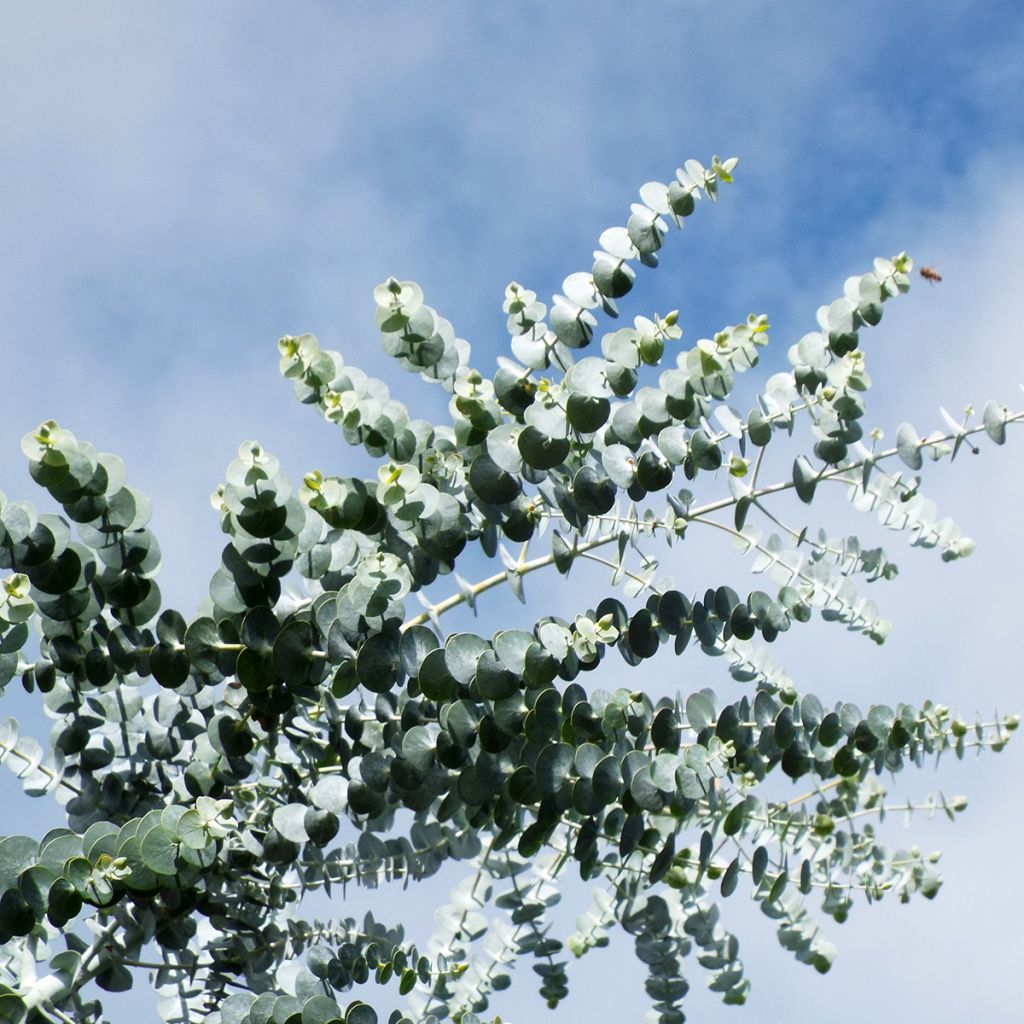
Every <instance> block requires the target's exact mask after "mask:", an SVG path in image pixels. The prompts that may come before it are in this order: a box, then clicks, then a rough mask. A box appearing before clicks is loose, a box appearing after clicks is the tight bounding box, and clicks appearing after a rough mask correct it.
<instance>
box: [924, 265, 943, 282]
mask: <svg viewBox="0 0 1024 1024" xmlns="http://www.w3.org/2000/svg"><path fill="white" fill-rule="evenodd" d="M921 276H922V277H923V278H924V279H925V280H926V281H931V283H932V284H938V283H939V282H940V281H941V280H942V275H941V274H940V273H939V272H938V271H937V270H936V269H935V268H934V267H922V268H921Z"/></svg>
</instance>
